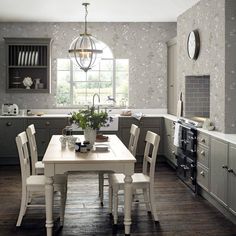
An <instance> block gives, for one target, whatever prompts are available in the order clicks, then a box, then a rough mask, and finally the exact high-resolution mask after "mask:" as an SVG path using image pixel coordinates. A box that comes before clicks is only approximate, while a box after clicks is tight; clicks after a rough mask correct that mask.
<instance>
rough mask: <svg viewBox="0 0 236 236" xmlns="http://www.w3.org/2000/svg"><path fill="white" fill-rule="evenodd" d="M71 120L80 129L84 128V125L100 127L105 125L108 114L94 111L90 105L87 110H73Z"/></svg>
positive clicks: (93, 127)
mask: <svg viewBox="0 0 236 236" xmlns="http://www.w3.org/2000/svg"><path fill="white" fill-rule="evenodd" d="M72 120H73V121H75V122H76V123H77V124H78V125H79V127H81V128H82V129H85V128H86V127H90V128H92V129H100V128H101V127H102V126H104V125H106V123H107V121H108V114H107V112H104V111H101V112H95V109H94V107H90V108H89V109H87V110H79V112H73V113H72Z"/></svg>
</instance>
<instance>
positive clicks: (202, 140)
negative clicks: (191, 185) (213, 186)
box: [197, 131, 210, 192]
mask: <svg viewBox="0 0 236 236" xmlns="http://www.w3.org/2000/svg"><path fill="white" fill-rule="evenodd" d="M209 145H210V137H209V135H207V134H203V133H201V132H199V131H198V138H197V184H198V185H199V186H201V187H202V188H203V189H204V190H206V191H207V192H208V191H209V184H210V183H209V181H210V178H209V173H210V171H209Z"/></svg>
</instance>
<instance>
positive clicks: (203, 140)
mask: <svg viewBox="0 0 236 236" xmlns="http://www.w3.org/2000/svg"><path fill="white" fill-rule="evenodd" d="M209 140H210V138H209V136H208V135H207V134H203V133H200V132H198V136H197V141H198V145H199V144H200V145H204V146H207V147H209V143H210V141H209Z"/></svg>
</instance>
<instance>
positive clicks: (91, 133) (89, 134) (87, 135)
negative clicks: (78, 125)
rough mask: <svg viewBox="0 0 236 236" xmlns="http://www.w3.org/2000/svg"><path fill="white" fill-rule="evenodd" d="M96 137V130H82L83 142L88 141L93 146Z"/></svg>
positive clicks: (88, 128)
mask: <svg viewBox="0 0 236 236" xmlns="http://www.w3.org/2000/svg"><path fill="white" fill-rule="evenodd" d="M96 136H97V130H95V129H92V128H90V127H87V128H85V129H84V139H85V141H89V142H90V144H92V145H93V144H94V142H95V140H96Z"/></svg>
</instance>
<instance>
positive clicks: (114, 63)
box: [112, 58, 116, 100]
mask: <svg viewBox="0 0 236 236" xmlns="http://www.w3.org/2000/svg"><path fill="white" fill-rule="evenodd" d="M115 68H116V60H115V59H114V58H113V75H112V76H113V78H112V90H113V91H112V92H113V94H112V96H113V98H114V99H115V100H116V69H115Z"/></svg>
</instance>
